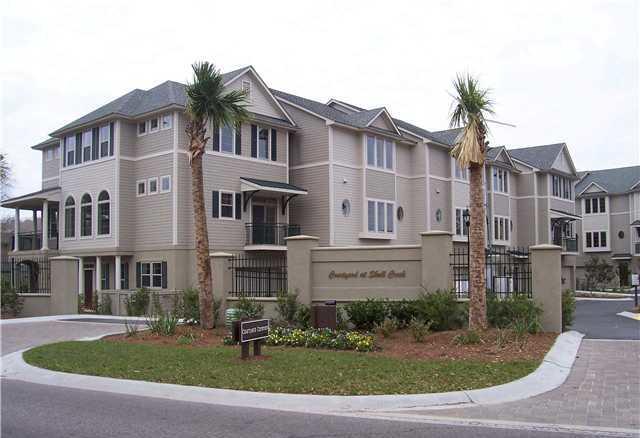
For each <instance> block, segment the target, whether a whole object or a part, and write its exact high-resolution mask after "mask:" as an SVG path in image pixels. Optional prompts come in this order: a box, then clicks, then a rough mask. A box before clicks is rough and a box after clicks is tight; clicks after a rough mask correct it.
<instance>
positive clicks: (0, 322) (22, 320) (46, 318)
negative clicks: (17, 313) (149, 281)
mask: <svg viewBox="0 0 640 438" xmlns="http://www.w3.org/2000/svg"><path fill="white" fill-rule="evenodd" d="M67 319H117V320H120V321H122V322H124V321H146V320H147V318H146V317H145V316H113V315H94V314H92V313H72V314H70V315H52V316H32V317H29V318H12V319H2V320H0V326H3V325H14V324H26V323H34V322H52V321H58V322H72V321H65V320H67Z"/></svg>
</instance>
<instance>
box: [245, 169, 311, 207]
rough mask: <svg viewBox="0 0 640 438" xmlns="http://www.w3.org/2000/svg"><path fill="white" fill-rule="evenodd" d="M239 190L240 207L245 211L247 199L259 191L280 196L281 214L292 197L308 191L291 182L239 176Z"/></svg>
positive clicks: (267, 194)
mask: <svg viewBox="0 0 640 438" xmlns="http://www.w3.org/2000/svg"><path fill="white" fill-rule="evenodd" d="M240 191H242V195H243V201H244V202H243V208H242V209H243V211H247V204H248V203H249V200H250V199H251V198H252V197H253V196H254V195H255V194H256V193H260V194H264V195H266V196H272V197H277V196H280V197H282V201H281V206H282V214H285V212H286V210H287V205H288V204H289V202H290V201H291V200H292V199H293V198H295V197H296V196H298V195H306V194H307V193H308V192H307V191H306V190H305V189H302V188H300V187H297V186H294V185H293V184H289V183H284V182H279V181H267V180H264V179H257V178H245V177H241V178H240Z"/></svg>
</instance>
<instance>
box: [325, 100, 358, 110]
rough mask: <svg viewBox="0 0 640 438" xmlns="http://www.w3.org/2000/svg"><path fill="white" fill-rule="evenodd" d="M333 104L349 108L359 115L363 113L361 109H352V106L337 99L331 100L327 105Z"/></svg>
mask: <svg viewBox="0 0 640 438" xmlns="http://www.w3.org/2000/svg"><path fill="white" fill-rule="evenodd" d="M332 103H334V104H336V105H340V106H342V107H345V108H348V109H350V110H352V111H355V112H357V113H359V112H361V111H362V110H361V109H358V108H355V107H352V106H351V105H348V104H346V103H344V102H340V101H339V100H336V99H329V101H328V102H327V103H326V104H325V105H328V106H331V104H332Z"/></svg>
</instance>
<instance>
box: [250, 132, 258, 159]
mask: <svg viewBox="0 0 640 438" xmlns="http://www.w3.org/2000/svg"><path fill="white" fill-rule="evenodd" d="M251 156H252V157H253V158H258V127H257V126H256V125H251Z"/></svg>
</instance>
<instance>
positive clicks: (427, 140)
mask: <svg viewBox="0 0 640 438" xmlns="http://www.w3.org/2000/svg"><path fill="white" fill-rule="evenodd" d="M398 129H399V130H400V131H404V132H406V133H407V134H411V135H413V136H414V137H417V138H419V139H421V140H422V141H423V142H424V143H430V144H433V145H435V146H440V147H443V148H446V149H451V146H449V145H446V144H444V143H440V142H437V141H435V140H432V139H430V138H426V137H423V136H422V135H420V134H418V133H417V132H413V131H411V130H410V129H406V128H402V127H399V128H398Z"/></svg>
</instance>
